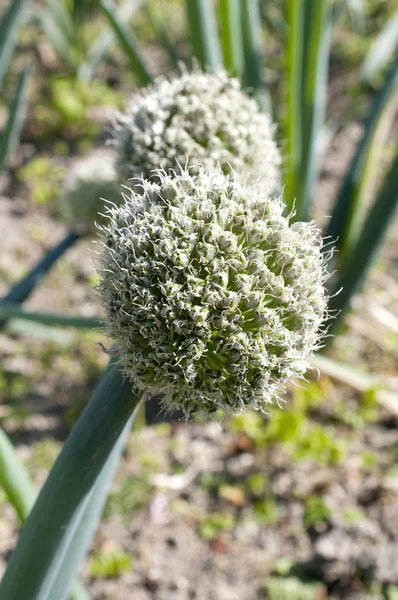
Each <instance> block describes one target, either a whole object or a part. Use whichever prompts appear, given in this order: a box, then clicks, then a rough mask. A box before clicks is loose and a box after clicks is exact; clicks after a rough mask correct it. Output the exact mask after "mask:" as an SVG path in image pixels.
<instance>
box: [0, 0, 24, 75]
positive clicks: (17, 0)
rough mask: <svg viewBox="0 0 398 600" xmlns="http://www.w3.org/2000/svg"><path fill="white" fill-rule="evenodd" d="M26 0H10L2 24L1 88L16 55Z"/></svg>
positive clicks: (0, 36) (0, 30) (0, 44)
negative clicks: (16, 45) (16, 44)
mask: <svg viewBox="0 0 398 600" xmlns="http://www.w3.org/2000/svg"><path fill="white" fill-rule="evenodd" d="M25 4H26V0H10V3H9V5H8V8H7V9H6V11H5V13H4V16H3V18H2V20H1V23H0V86H1V84H2V82H3V79H4V76H5V74H6V72H7V69H8V65H9V64H10V61H11V58H12V55H13V53H14V48H15V42H16V38H17V32H18V28H19V27H20V25H21V22H22V15H23V9H24V7H25Z"/></svg>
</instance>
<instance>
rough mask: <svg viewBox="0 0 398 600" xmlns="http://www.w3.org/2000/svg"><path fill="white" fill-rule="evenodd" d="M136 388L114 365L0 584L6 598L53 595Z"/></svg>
mask: <svg viewBox="0 0 398 600" xmlns="http://www.w3.org/2000/svg"><path fill="white" fill-rule="evenodd" d="M131 387H132V386H131V383H129V382H128V381H126V380H123V377H122V375H121V373H120V370H119V368H118V366H116V365H112V366H110V367H109V369H108V371H107V373H106V374H105V377H104V378H103V380H102V381H101V383H100V384H99V386H98V388H97V389H96V391H95V392H94V394H93V396H92V398H91V400H90V401H89V403H88V405H87V406H86V408H85V410H84V411H83V413H82V415H81V417H80V419H79V421H78V422H77V424H76V426H75V427H74V429H73V431H72V433H71V434H70V436H69V438H68V439H67V441H66V443H65V446H64V448H63V450H62V452H61V454H60V455H59V457H58V459H57V461H56V462H55V465H54V467H53V469H52V470H51V472H50V475H49V477H48V479H47V481H46V483H45V484H44V487H43V489H42V491H41V493H40V495H39V497H38V499H37V502H36V503H35V505H34V507H33V509H32V512H31V513H30V516H29V518H28V520H27V521H26V524H25V526H24V527H23V529H22V532H21V535H20V537H19V540H18V543H17V546H16V548H15V550H14V553H13V555H12V556H11V559H10V561H9V564H8V568H7V570H6V573H5V575H4V577H3V580H2V582H1V585H0V600H10V599H11V598H12V600H50V598H51V596H50V594H51V589H52V587H53V585H54V582H55V581H56V578H57V575H58V572H59V569H60V567H61V565H62V562H63V560H64V559H65V556H66V554H67V552H68V548H69V546H70V544H71V541H72V540H73V537H74V536H75V534H76V532H77V529H78V527H79V524H80V522H81V518H82V516H83V514H84V512H85V511H86V509H87V506H88V503H89V502H90V499H91V492H92V490H93V489H94V486H95V485H96V483H97V481H98V479H99V476H100V474H101V471H102V468H103V467H104V465H105V463H106V461H107V459H108V457H109V456H110V454H111V453H112V450H113V449H114V447H115V445H116V444H117V443H118V440H119V438H120V436H121V435H122V433H123V431H124V429H125V427H126V425H127V423H128V421H129V419H130V417H131V415H132V413H133V412H134V410H135V408H136V407H137V406H138V404H139V401H140V395H138V394H133V393H132V391H131ZM21 574H23V576H21ZM51 600H54V599H51Z"/></svg>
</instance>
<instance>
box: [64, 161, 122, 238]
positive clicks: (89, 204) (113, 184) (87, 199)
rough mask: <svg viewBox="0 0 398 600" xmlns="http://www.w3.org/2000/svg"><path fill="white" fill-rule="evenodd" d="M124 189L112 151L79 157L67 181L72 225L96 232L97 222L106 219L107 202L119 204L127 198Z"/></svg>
mask: <svg viewBox="0 0 398 600" xmlns="http://www.w3.org/2000/svg"><path fill="white" fill-rule="evenodd" d="M121 192H122V190H121V187H120V185H119V183H118V181H117V175H116V172H115V168H114V157H113V155H112V153H110V152H96V153H94V154H92V155H91V156H89V157H88V158H86V159H83V160H79V162H76V164H75V165H74V167H72V169H71V170H70V172H69V175H68V177H67V178H66V180H65V182H64V193H63V203H62V211H63V215H64V217H65V220H66V221H67V222H68V223H69V224H70V225H72V226H77V225H83V226H84V227H86V229H87V230H88V231H89V232H90V233H94V232H96V231H97V229H96V227H95V223H101V222H103V221H104V216H103V213H104V210H105V208H106V205H107V204H108V203H109V202H112V203H113V204H116V205H119V204H120V203H121V202H122V201H123V196H122V193H121ZM105 199H106V200H105Z"/></svg>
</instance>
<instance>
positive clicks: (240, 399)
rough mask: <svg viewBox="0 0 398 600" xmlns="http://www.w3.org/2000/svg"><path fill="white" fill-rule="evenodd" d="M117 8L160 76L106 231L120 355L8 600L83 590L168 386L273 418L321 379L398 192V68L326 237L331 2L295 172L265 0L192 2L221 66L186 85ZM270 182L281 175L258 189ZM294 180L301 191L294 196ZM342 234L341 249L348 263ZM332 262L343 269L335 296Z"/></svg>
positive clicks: (174, 399)
mask: <svg viewBox="0 0 398 600" xmlns="http://www.w3.org/2000/svg"><path fill="white" fill-rule="evenodd" d="M100 7H101V10H102V13H103V15H104V16H105V18H106V19H107V22H108V23H109V26H110V28H111V30H112V32H113V35H114V36H115V39H117V40H118V41H119V43H120V47H121V49H122V50H123V51H124V53H125V55H126V58H127V62H128V64H129V65H130V66H131V69H132V71H133V72H134V73H135V75H136V78H137V80H139V81H140V82H141V83H142V84H143V85H149V86H150V87H149V89H147V90H145V91H143V92H140V93H139V94H138V95H137V96H135V99H134V102H133V103H132V104H131V107H130V108H129V109H128V111H127V112H126V113H125V115H123V116H122V117H121V118H120V119H119V122H118V124H117V127H116V133H115V144H116V151H117V153H118V160H117V161H116V167H117V170H118V177H119V183H123V184H126V180H127V178H128V177H131V176H133V177H135V178H137V177H138V178H142V179H138V180H137V179H136V180H135V181H134V182H130V183H129V184H128V185H129V187H130V188H131V189H126V188H125V191H124V198H123V202H122V203H119V205H115V206H113V207H112V206H111V207H110V208H109V209H108V211H107V212H108V217H107V220H106V221H105V224H102V225H100V229H101V231H102V244H103V250H102V252H101V256H100V257H99V274H100V283H99V286H98V293H99V296H100V299H101V301H102V304H103V306H104V309H105V315H106V316H105V320H104V325H105V327H106V329H107V332H108V334H109V335H110V337H111V338H112V340H113V341H114V346H113V347H112V350H111V354H114V355H115V356H116V357H117V361H116V363H115V362H112V363H111V364H110V366H109V368H108V370H107V372H106V373H105V375H104V378H103V379H102V381H101V382H100V384H99V386H98V387H97V389H96V390H95V392H94V395H93V396H92V398H91V400H90V401H89V403H88V404H87V406H86V408H85V410H84V411H83V413H82V415H81V417H80V419H79V420H78V422H77V424H76V425H75V427H74V428H73V430H72V433H71V434H70V436H69V438H68V440H67V441H66V443H65V445H64V448H63V450H62V452H61V454H60V456H59V458H58V459H57V461H56V463H55V464H54V467H53V469H52V470H51V472H50V475H49V477H48V479H47V481H46V483H45V485H44V487H43V489H42V490H41V492H40V495H39V497H38V499H37V501H36V502H35V504H34V507H33V509H32V512H31V513H30V516H29V517H28V519H27V522H26V524H25V526H24V527H23V529H22V532H21V535H20V538H19V541H18V543H17V546H16V549H15V550H14V553H13V554H12V556H11V558H10V561H9V565H8V568H7V571H6V573H5V575H4V578H3V581H2V583H1V585H0V600H9V599H10V598H12V599H13V600H53V599H55V598H56V599H57V600H63V599H64V598H67V597H68V594H69V593H70V590H71V586H72V584H73V581H74V580H75V577H76V572H77V569H78V566H79V563H80V562H81V561H82V560H83V558H84V555H85V553H86V551H87V548H88V545H89V542H90V539H91V537H92V535H93V533H94V531H95V528H96V525H97V523H98V520H99V518H100V516H101V511H102V508H103V505H104V502H105V498H106V494H107V491H108V489H109V485H110V482H111V480H112V476H113V474H114V471H115V468H116V466H117V463H118V460H119V459H120V455H121V452H122V449H123V442H124V439H125V436H126V435H127V433H128V431H129V428H130V427H131V423H132V421H133V419H134V415H135V413H136V410H137V408H138V406H139V405H140V404H141V403H143V402H150V401H151V400H150V398H151V396H152V395H154V394H158V393H161V394H162V402H163V406H164V408H165V409H166V410H176V409H180V410H182V411H183V412H184V414H185V416H186V418H187V419H192V418H195V419H199V420H201V421H206V420H208V419H210V418H212V419H217V418H222V417H224V416H226V415H229V414H236V413H239V412H241V411H243V410H245V409H246V408H247V407H254V408H256V409H261V410H264V409H265V408H266V406H267V404H269V403H270V402H272V401H275V400H278V399H279V398H280V395H281V394H282V393H283V389H284V386H285V385H286V384H287V383H288V382H289V381H290V380H291V379H292V378H296V377H302V376H303V375H304V373H305V371H306V369H307V367H308V359H309V356H310V355H311V354H312V353H313V352H314V351H316V350H318V349H319V348H320V346H321V345H322V343H323V341H322V340H323V337H322V336H323V333H325V332H326V331H328V330H329V329H330V328H331V327H335V324H336V323H338V319H337V318H334V320H333V318H332V317H336V315H340V318H341V315H343V314H344V311H345V310H346V309H347V308H348V307H349V305H350V301H351V299H352V295H353V294H354V292H355V291H356V290H357V289H358V286H359V285H360V283H361V281H362V280H363V278H364V276H365V274H366V272H367V270H368V268H369V266H370V264H371V260H372V259H373V257H374V256H375V253H376V251H377V248H378V247H379V245H380V243H381V241H382V238H383V235H384V233H385V231H386V228H387V226H388V224H389V222H390V221H391V218H392V215H393V213H394V210H395V207H396V203H397V199H398V194H397V189H398V187H397V184H398V182H397V173H398V162H397V160H398V159H397V156H395V158H394V159H393V161H392V164H391V166H390V168H389V170H388V171H387V174H386V176H385V178H384V181H383V183H382V185H381V187H380V189H379V190H378V192H377V194H376V197H375V198H374V199H373V202H372V203H371V206H370V209H369V211H368V212H366V211H365V210H364V204H363V186H364V181H366V178H367V177H368V176H369V172H368V166H369V156H370V153H371V152H372V148H373V144H374V139H375V132H376V130H377V127H378V124H379V123H380V121H381V120H382V119H383V118H384V116H385V114H386V110H387V106H388V105H389V102H390V100H391V98H392V97H393V95H394V94H395V93H396V92H397V87H398V78H397V73H398V63H397V61H395V62H393V63H392V64H391V66H390V70H389V71H388V73H387V75H386V77H385V79H384V81H383V83H382V84H381V86H380V89H379V91H378V93H377V94H376V96H375V98H374V100H373V102H372V103H371V106H370V107H369V117H368V119H367V121H366V122H365V124H364V133H363V137H362V139H361V140H360V141H359V144H358V147H357V149H356V153H355V158H354V162H353V163H352V165H350V166H349V168H348V170H347V173H346V175H345V177H344V178H343V184H342V187H341V190H340V191H339V193H338V196H337V198H336V202H335V207H334V209H333V211H332V217H331V219H330V224H329V229H328V231H327V232H323V233H324V234H325V235H327V236H328V237H329V238H330V239H326V241H325V242H323V241H322V233H320V232H319V231H318V229H317V228H316V227H315V225H314V224H313V223H312V222H310V221H309V219H310V216H311V214H312V211H313V201H314V190H315V186H316V184H317V181H318V179H319V170H320V164H321V163H320V158H321V155H320V149H321V134H322V131H323V127H324V125H325V103H326V93H325V90H326V89H327V77H328V65H329V60H330V40H331V32H332V27H333V23H334V14H333V13H332V11H331V9H330V3H329V2H327V0H319V2H313V1H311V0H301V1H299V0H286V2H285V3H284V7H285V14H284V21H283V27H281V29H280V32H279V33H280V35H283V36H286V43H285V69H284V71H283V74H284V83H285V93H286V97H285V99H286V103H285V105H286V110H285V114H283V119H281V129H280V131H281V134H280V136H281V138H282V139H283V141H284V143H283V148H282V149H283V150H285V152H284V154H285V155H284V156H283V160H282V167H281V168H280V162H281V161H280V158H279V151H278V150H277V148H276V145H275V143H274V140H273V127H272V119H271V116H270V112H271V107H270V105H269V104H268V105H267V102H266V100H267V90H266V86H265V80H266V78H265V68H266V65H264V60H263V44H262V24H261V12H260V7H259V4H258V2H257V0H240V2H237V1H236V0H225V1H220V3H219V9H220V10H219V11H218V13H217V12H216V11H215V10H214V4H213V2H211V0H187V2H186V11H187V22H188V25H189V27H190V31H191V38H190V39H191V43H192V51H193V54H194V56H195V59H196V61H197V63H198V64H200V65H201V67H202V69H203V72H201V71H200V70H199V68H198V67H196V70H195V69H194V70H193V73H192V74H189V73H188V72H185V71H183V72H182V73H180V75H179V76H178V77H176V78H173V79H171V80H169V79H162V80H158V79H157V78H156V77H155V76H154V74H153V73H152V72H151V71H150V69H149V68H148V66H147V64H146V61H145V58H144V56H143V54H142V52H141V49H140V45H139V42H138V40H137V38H136V36H135V35H134V33H133V32H132V31H131V29H130V28H129V27H128V26H127V25H126V21H125V20H124V19H123V17H122V13H121V11H120V10H118V9H117V8H116V5H115V4H114V3H112V2H111V1H110V0H101V2H100ZM217 16H218V21H217ZM219 32H220V34H219ZM226 73H228V75H235V76H238V77H239V78H240V80H241V85H240V84H239V83H238V82H237V80H231V79H229V77H228V76H227V75H226ZM242 89H245V90H246V92H245V93H244V92H242ZM246 93H247V94H250V95H251V96H252V97H254V98H255V100H252V99H249V98H248V97H247V96H246V95H245V94H246ZM187 98H188V100H187ZM195 102H196V104H195ZM256 102H257V103H258V104H256ZM231 104H233V106H231ZM258 106H260V107H261V109H262V110H263V112H261V111H260V109H259V108H258ZM274 112H276V114H277V116H278V117H279V115H280V112H279V111H274ZM214 120H215V121H216V122H214ZM253 123H254V124H255V126H254V129H252V128H251V125H252V124H253ZM185 156H186V158H187V160H188V166H187V164H186V162H185ZM197 162H201V163H203V166H198V165H197ZM153 169H157V170H156V171H155V172H153ZM267 169H268V171H267ZM279 170H281V172H282V173H284V181H281V182H278V181H277V173H279ZM244 171H246V175H245V173H244ZM271 173H272V175H271ZM267 174H268V175H267ZM262 176H263V177H269V179H271V180H272V181H273V184H274V185H273V186H272V185H271V186H269V185H268V186H262V185H258V183H257V182H256V179H257V178H259V177H262ZM245 179H246V181H245ZM279 183H283V184H284V187H283V190H284V191H283V197H279V196H278V194H277V193H276V188H277V187H278V185H279ZM280 187H281V188H282V186H280ZM108 199H109V200H113V198H108ZM293 208H294V209H295V212H294V211H293ZM330 242H331V243H332V245H333V243H336V244H337V245H338V246H339V248H340V249H341V252H340V253H339V254H338V255H337V257H333V256H332V252H331V251H330ZM330 265H332V267H333V268H334V267H335V268H336V273H335V276H334V277H333V278H332V279H331V280H330V282H329V283H328V291H327V290H325V287H324V286H325V283H326V280H327V279H328V273H329V271H330ZM33 287H34V286H32V285H31V287H30V289H33ZM341 287H343V291H342V292H341V293H340V294H338V295H336V293H335V292H336V291H338V290H339V289H340V288H341ZM26 297H27V294H19V295H18V294H15V293H14V295H11V296H10V295H9V296H8V298H7V303H6V302H5V301H3V304H2V305H1V304H0V319H2V318H3V319H5V318H7V317H9V316H10V315H12V314H15V312H14V313H13V311H16V312H18V310H20V311H21V309H20V308H19V307H18V302H22V301H23V300H24V299H25V298H26ZM2 307H3V308H2ZM2 310H3V316H2V312H1V311H2ZM7 311H8V313H7ZM23 313H24V311H23V312H21V314H22V315H23ZM52 317H53V319H54V320H53V322H55V321H56V316H54V315H53V316H52ZM25 318H27V319H29V318H32V319H34V318H35V315H32V314H30V316H29V313H25ZM41 318H43V319H45V318H46V317H45V316H42V317H41ZM47 318H48V322H50V321H51V316H47ZM61 321H62V320H61ZM61 321H59V323H60V324H64V325H67V324H69V325H73V323H72V322H71V321H70V322H69V323H67V322H66V321H65V322H64V323H62V322H61ZM75 324H76V325H77V324H78V321H76V323H75ZM81 324H82V323H81ZM38 544H40V552H38V551H37V548H38ZM21 574H23V576H21Z"/></svg>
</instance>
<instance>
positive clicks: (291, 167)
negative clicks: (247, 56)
mask: <svg viewBox="0 0 398 600" xmlns="http://www.w3.org/2000/svg"><path fill="white" fill-rule="evenodd" d="M286 17H287V19H286V20H287V39H286V73H287V99H286V109H287V114H286V119H285V132H286V159H285V173H286V175H285V190H284V199H285V202H286V206H287V211H288V212H290V211H291V210H292V209H293V205H294V201H295V197H296V194H297V190H298V182H299V178H300V164H301V145H302V68H303V43H304V1H303V0H287V2H286Z"/></svg>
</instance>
